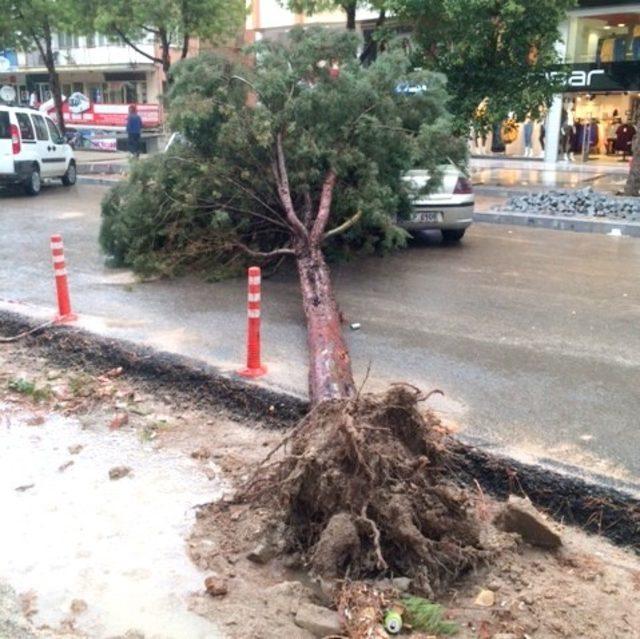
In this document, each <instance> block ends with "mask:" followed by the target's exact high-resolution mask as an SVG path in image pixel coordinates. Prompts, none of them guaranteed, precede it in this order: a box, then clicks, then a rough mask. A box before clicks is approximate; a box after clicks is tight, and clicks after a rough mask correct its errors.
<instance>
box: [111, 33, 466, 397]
mask: <svg viewBox="0 0 640 639" xmlns="http://www.w3.org/2000/svg"><path fill="white" fill-rule="evenodd" d="M358 43H359V40H358V38H357V36H355V35H354V34H351V33H346V32H332V31H330V30H323V29H310V30H308V31H303V30H301V29H296V30H293V31H292V32H291V33H290V34H289V35H288V39H287V40H286V41H285V42H269V41H264V42H261V43H259V44H258V45H256V46H255V47H254V49H253V51H252V54H253V60H254V61H255V63H254V64H252V65H248V64H247V65H243V64H238V63H234V62H231V61H228V60H226V59H224V58H221V57H219V56H215V55H208V56H203V57H201V58H197V59H194V60H187V61H185V62H183V63H181V64H179V65H177V68H176V72H175V75H174V77H173V82H172V86H171V90H170V93H169V107H170V114H171V124H172V126H173V128H174V129H176V130H179V131H181V132H182V133H183V135H184V137H185V139H186V141H187V145H186V147H183V148H182V149H181V150H178V151H176V152H174V153H173V154H172V155H170V156H169V157H167V158H163V159H160V160H157V161H156V163H157V164H158V165H159V168H158V170H157V171H155V170H149V169H146V168H141V169H139V170H138V171H137V172H134V174H133V178H132V180H131V181H130V183H129V184H128V185H126V186H124V187H123V188H120V189H116V190H115V191H113V192H112V194H111V195H110V196H108V198H107V200H106V201H105V205H104V207H103V216H104V220H103V227H102V233H101V240H102V244H103V247H104V248H105V249H106V251H107V252H109V253H111V254H113V255H116V256H117V257H118V258H119V260H120V261H121V262H123V263H129V264H133V265H134V266H135V265H136V264H138V265H139V266H140V263H139V262H137V260H141V262H142V266H148V265H149V262H150V259H149V258H152V257H153V256H154V255H164V256H165V257H166V256H170V255H174V254H175V252H176V251H178V252H179V254H180V255H181V256H184V257H185V260H187V261H191V262H194V261H196V260H198V259H201V258H202V256H203V255H204V256H206V259H207V260H208V261H209V262H210V263H213V264H216V265H220V264H224V265H228V264H229V263H233V264H235V265H236V266H239V265H242V264H243V261H242V259H239V256H242V257H246V258H250V259H251V260H253V261H255V260H258V261H261V262H262V263H263V264H270V263H273V262H274V261H277V260H281V259H282V258H283V257H285V258H291V259H293V261H294V262H295V265H296V268H297V272H298V275H299V280H300V287H301V292H302V301H303V308H304V313H305V317H306V321H307V327H308V344H309V361H310V366H309V368H310V374H309V396H310V399H311V402H312V404H317V403H319V402H322V401H325V400H329V399H342V398H349V397H353V395H354V393H355V386H354V381H353V374H352V370H351V361H350V357H349V352H348V349H347V347H346V344H345V342H344V338H343V336H342V330H341V325H340V313H339V309H338V304H337V302H336V299H335V295H334V292H333V285H332V282H331V275H330V270H329V266H328V264H327V258H326V254H328V255H329V256H331V257H336V256H349V255H353V254H354V253H357V252H362V251H365V252H366V251H371V250H381V251H384V250H389V249H392V248H395V247H397V246H401V245H402V244H403V243H404V241H405V236H406V234H405V233H404V232H403V231H402V230H400V229H399V228H398V227H397V226H396V225H395V220H396V215H406V214H407V213H408V211H409V201H410V196H411V192H410V185H409V184H407V183H406V182H405V181H404V180H403V175H404V174H405V172H406V171H408V170H409V169H411V168H414V167H416V166H420V167H423V168H425V169H428V170H429V171H430V172H431V174H432V176H433V181H434V182H435V181H436V180H437V179H438V177H439V169H438V167H439V165H441V164H442V163H446V162H447V160H448V158H456V159H459V158H461V157H463V155H464V150H463V147H464V144H463V143H462V142H461V141H460V140H457V139H456V138H455V137H454V136H452V134H451V122H450V117H449V115H448V113H447V111H446V102H447V95H446V92H445V81H444V78H443V77H442V76H439V75H437V74H434V73H429V72H425V71H420V70H414V69H413V68H412V66H411V63H410V60H409V58H408V57H407V55H406V54H405V53H404V52H403V51H400V50H398V51H395V50H394V51H389V52H387V53H385V54H384V55H381V56H380V57H379V58H378V59H377V60H376V61H375V62H374V63H373V64H371V65H370V66H368V67H363V66H362V65H361V64H360V63H359V61H358V58H357V50H358ZM401 87H405V88H406V87H414V88H415V89H416V91H406V90H400V89H401ZM185 175H190V177H189V179H185ZM203 183H205V184H206V185H207V188H206V189H203V188H202V184H203ZM190 184H191V185H192V186H190ZM176 185H177V186H176ZM141 245H142V246H141ZM143 258H144V259H143Z"/></svg>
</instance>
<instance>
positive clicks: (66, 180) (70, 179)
mask: <svg viewBox="0 0 640 639" xmlns="http://www.w3.org/2000/svg"><path fill="white" fill-rule="evenodd" d="M77 179H78V171H77V170H76V163H75V162H74V161H73V160H72V161H71V162H69V168H68V169H67V172H66V173H65V174H64V175H63V176H62V183H63V184H64V185H65V186H73V185H74V184H75V183H76V180H77Z"/></svg>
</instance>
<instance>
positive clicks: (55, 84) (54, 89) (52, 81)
mask: <svg viewBox="0 0 640 639" xmlns="http://www.w3.org/2000/svg"><path fill="white" fill-rule="evenodd" d="M44 40H45V42H44V51H42V50H41V51H40V52H41V53H43V54H44V56H43V57H44V63H45V65H46V67H47V71H48V72H49V86H50V87H51V95H52V96H53V103H54V105H55V107H56V116H57V118H58V128H59V129H60V133H62V135H64V134H65V131H66V126H65V124H64V114H63V113H62V91H61V89H60V76H59V75H58V72H57V71H56V60H55V57H54V54H53V44H52V41H51V40H52V36H51V27H50V25H49V22H48V21H46V22H45V24H44Z"/></svg>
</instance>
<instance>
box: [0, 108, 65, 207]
mask: <svg viewBox="0 0 640 639" xmlns="http://www.w3.org/2000/svg"><path fill="white" fill-rule="evenodd" d="M76 177H77V174H76V161H75V157H74V155H73V149H72V148H71V146H70V145H69V144H68V143H67V141H66V140H65V138H64V137H63V136H62V135H61V134H60V131H59V130H58V127H57V126H56V124H55V122H53V120H51V119H50V118H48V117H47V116H46V115H44V114H43V113H39V112H38V111H34V110H33V109H25V108H20V107H11V106H0V185H5V184H18V185H22V186H23V187H24V189H25V191H26V193H28V194H29V195H38V193H40V189H41V187H42V181H43V180H44V179H53V178H55V179H60V180H62V184H64V185H65V186H72V185H73V184H75V183H76Z"/></svg>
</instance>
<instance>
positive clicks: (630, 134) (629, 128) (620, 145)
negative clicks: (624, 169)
mask: <svg viewBox="0 0 640 639" xmlns="http://www.w3.org/2000/svg"><path fill="white" fill-rule="evenodd" d="M635 134H636V128H635V127H634V126H633V124H621V125H620V126H619V127H618V129H617V130H616V151H618V152H621V153H622V161H623V162H625V161H626V159H627V155H631V144H632V142H633V138H634V136H635Z"/></svg>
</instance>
